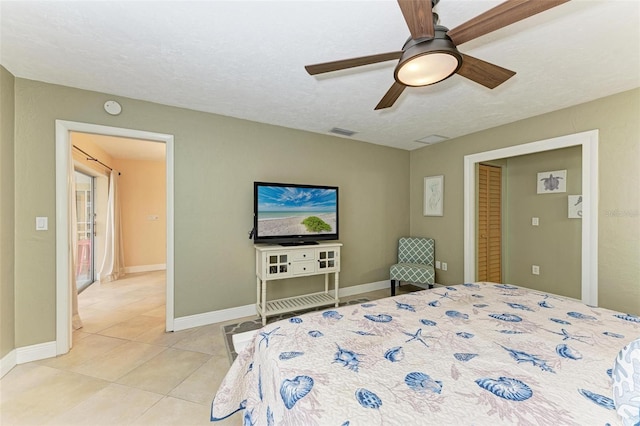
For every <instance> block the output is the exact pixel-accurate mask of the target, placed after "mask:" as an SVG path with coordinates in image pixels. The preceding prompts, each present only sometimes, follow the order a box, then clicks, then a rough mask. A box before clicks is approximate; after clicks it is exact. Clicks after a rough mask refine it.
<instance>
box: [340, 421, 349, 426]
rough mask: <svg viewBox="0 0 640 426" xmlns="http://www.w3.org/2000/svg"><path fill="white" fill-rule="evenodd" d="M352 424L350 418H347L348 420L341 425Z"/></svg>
mask: <svg viewBox="0 0 640 426" xmlns="http://www.w3.org/2000/svg"><path fill="white" fill-rule="evenodd" d="M350 424H351V422H350V421H349V420H347V421H346V422H344V423H342V425H341V426H349V425H350Z"/></svg>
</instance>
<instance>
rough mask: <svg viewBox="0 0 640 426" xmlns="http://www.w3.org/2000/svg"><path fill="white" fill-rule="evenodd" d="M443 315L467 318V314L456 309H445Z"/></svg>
mask: <svg viewBox="0 0 640 426" xmlns="http://www.w3.org/2000/svg"><path fill="white" fill-rule="evenodd" d="M445 315H446V316H448V317H451V318H460V319H465V320H466V319H469V315H467V314H463V313H462V312H458V311H447V312H445Z"/></svg>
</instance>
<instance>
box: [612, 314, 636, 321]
mask: <svg viewBox="0 0 640 426" xmlns="http://www.w3.org/2000/svg"><path fill="white" fill-rule="evenodd" d="M614 317H616V318H620V319H622V320H625V321H631V322H640V317H639V316H637V315H632V314H616V315H614Z"/></svg>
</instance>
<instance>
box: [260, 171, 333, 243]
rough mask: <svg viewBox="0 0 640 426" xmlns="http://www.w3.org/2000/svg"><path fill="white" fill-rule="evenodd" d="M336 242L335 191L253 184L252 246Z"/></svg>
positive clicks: (331, 189)
mask: <svg viewBox="0 0 640 426" xmlns="http://www.w3.org/2000/svg"><path fill="white" fill-rule="evenodd" d="M337 239H338V188H337V187H335V186H319V185H297V184H285V183H267V182H255V183H254V240H255V242H263V243H277V244H305V243H307V244H309V243H313V242H316V241H318V240H337Z"/></svg>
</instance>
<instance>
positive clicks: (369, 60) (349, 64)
mask: <svg viewBox="0 0 640 426" xmlns="http://www.w3.org/2000/svg"><path fill="white" fill-rule="evenodd" d="M401 55H402V51H401V50H400V51H398V52H388V53H379V54H377V55H369V56H361V57H358V58H351V59H342V60H340V61H333V62H324V63H322V64H315V65H306V66H305V67H304V69H306V70H307V72H308V73H309V74H310V75H316V74H322V73H325V72H331V71H338V70H345V69H347V68H354V67H361V66H363V65H369V64H376V63H378V62H386V61H390V60H392V59H400V56H401Z"/></svg>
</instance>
